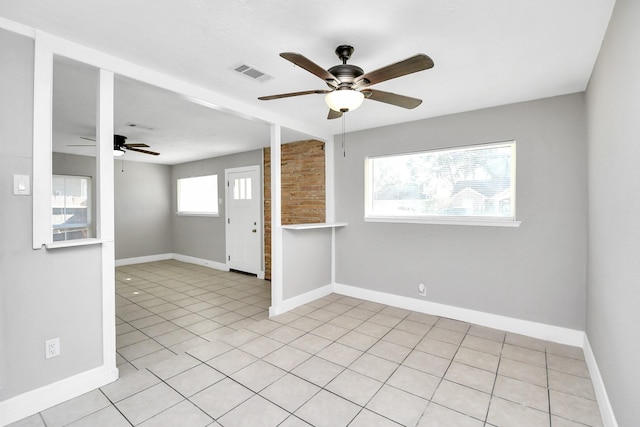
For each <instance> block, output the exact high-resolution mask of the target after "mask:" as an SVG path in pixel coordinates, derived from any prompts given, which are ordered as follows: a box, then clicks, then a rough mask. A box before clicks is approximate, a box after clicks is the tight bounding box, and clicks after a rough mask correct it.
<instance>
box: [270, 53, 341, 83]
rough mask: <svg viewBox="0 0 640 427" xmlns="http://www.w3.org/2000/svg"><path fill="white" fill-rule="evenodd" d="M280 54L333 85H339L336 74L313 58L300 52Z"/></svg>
mask: <svg viewBox="0 0 640 427" xmlns="http://www.w3.org/2000/svg"><path fill="white" fill-rule="evenodd" d="M280 56H281V57H283V58H284V59H286V60H287V61H290V62H293V63H294V64H295V65H297V66H298V67H300V68H304V69H305V70H307V71H308V72H310V73H311V74H315V75H316V76H318V77H320V78H321V79H322V80H324V81H325V82H327V83H329V84H330V85H331V86H333V87H338V85H339V84H340V81H339V80H338V79H337V78H336V76H334V75H333V74H331V73H330V72H328V71H327V70H325V69H324V68H322V67H321V66H319V65H318V64H316V63H315V62H313V61H312V60H310V59H308V58H306V57H304V56H302V55H300V54H299V53H295V52H282V53H281V54H280Z"/></svg>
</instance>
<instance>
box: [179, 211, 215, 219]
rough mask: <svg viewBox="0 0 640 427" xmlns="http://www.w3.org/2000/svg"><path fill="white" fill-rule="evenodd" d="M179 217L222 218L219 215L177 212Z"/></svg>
mask: <svg viewBox="0 0 640 427" xmlns="http://www.w3.org/2000/svg"><path fill="white" fill-rule="evenodd" d="M176 215H178V216H210V217H213V218H218V217H219V216H220V214H219V213H200V212H176Z"/></svg>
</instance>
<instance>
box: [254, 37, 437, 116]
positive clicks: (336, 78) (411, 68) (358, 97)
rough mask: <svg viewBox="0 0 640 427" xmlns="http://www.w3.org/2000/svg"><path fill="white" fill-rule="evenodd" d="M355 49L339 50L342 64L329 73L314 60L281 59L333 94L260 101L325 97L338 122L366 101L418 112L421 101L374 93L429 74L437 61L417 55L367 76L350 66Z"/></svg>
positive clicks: (290, 54) (299, 57)
mask: <svg viewBox="0 0 640 427" xmlns="http://www.w3.org/2000/svg"><path fill="white" fill-rule="evenodd" d="M353 51H354V48H353V47H352V46H349V45H340V46H338V47H337V48H336V55H337V56H338V58H340V60H341V61H342V64H339V65H335V66H333V67H331V68H329V69H328V70H325V69H324V68H322V67H321V66H319V65H318V64H316V63H315V62H313V61H311V60H310V59H308V58H306V57H304V56H303V55H300V54H299V53H294V52H283V53H281V54H280V56H281V57H283V58H284V59H286V60H287V61H290V62H292V63H294V64H295V65H297V66H299V67H301V68H304V69H305V70H307V71H309V72H310V73H312V74H314V75H316V76H318V77H320V78H321V79H322V80H324V82H325V83H326V84H327V86H329V88H330V89H329V90H307V91H302V92H290V93H282V94H279V95H270V96H261V97H259V98H258V99H260V100H262V101H269V100H273V99H280V98H288V97H292V96H300V95H311V94H325V95H326V96H325V101H326V103H327V105H328V106H329V108H330V110H329V116H328V117H327V118H328V119H336V118H339V117H341V116H342V114H343V113H346V112H347V111H353V110H354V109H356V108H358V107H359V106H360V104H362V101H363V100H364V99H365V98H366V99H371V100H373V101H378V102H384V103H386V104H391V105H396V106H398V107H402V108H408V109H412V108H416V107H417V106H418V105H420V104H421V103H422V100H421V99H417V98H412V97H409V96H404V95H398V94H396V93H392V92H384V91H381V90H377V89H375V90H374V89H370V88H369V86H372V85H374V84H377V83H381V82H384V81H386V80H391V79H395V78H397V77H402V76H406V75H407V74H411V73H415V72H418V71H423V70H428V69H429V68H432V67H433V65H434V64H433V60H432V59H431V58H429V57H428V56H427V55H425V54H422V53H421V54H418V55H414V56H412V57H411V58H408V59H405V60H404V61H400V62H396V63H394V64H390V65H387V66H386V67H382V68H379V69H377V70H375V71H371V72H369V73H365V72H364V70H363V69H362V68H360V67H358V66H356V65H352V64H347V61H348V60H349V58H351V54H352V53H353Z"/></svg>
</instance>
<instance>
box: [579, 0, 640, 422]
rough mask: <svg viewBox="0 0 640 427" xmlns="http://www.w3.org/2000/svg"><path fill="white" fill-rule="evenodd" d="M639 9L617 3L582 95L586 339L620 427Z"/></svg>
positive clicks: (629, 289)
mask: <svg viewBox="0 0 640 427" xmlns="http://www.w3.org/2000/svg"><path fill="white" fill-rule="evenodd" d="M638 22H640V2H638V1H636V0H618V1H617V2H616V6H615V9H614V12H613V16H612V19H611V22H610V23H609V29H608V32H607V35H606V37H605V40H604V43H603V46H602V49H601V51H600V55H599V57H598V61H597V64H596V67H595V69H594V72H593V74H592V76H591V81H590V83H589V87H588V90H587V97H586V100H587V112H588V119H589V128H588V131H589V151H588V155H589V252H588V253H589V255H588V256H589V269H588V288H587V300H588V304H587V335H588V337H589V341H590V343H591V347H592V349H593V352H594V354H595V356H596V359H597V361H598V365H599V368H600V371H601V373H602V376H603V378H604V383H605V385H606V388H607V392H608V394H609V398H610V400H611V403H612V406H613V410H614V412H615V414H616V417H617V420H618V423H619V425H620V426H633V425H638V422H639V421H638V420H640V405H638V398H639V397H640V391H639V390H640V388H639V384H640V365H639V364H638V354H640V263H639V262H638V261H639V260H640V225H639V223H638V218H639V215H638V213H639V212H640V201H639V200H638V196H639V195H640V172H639V170H640V73H639V71H638V70H640V50H639V46H640V26H639V25H638Z"/></svg>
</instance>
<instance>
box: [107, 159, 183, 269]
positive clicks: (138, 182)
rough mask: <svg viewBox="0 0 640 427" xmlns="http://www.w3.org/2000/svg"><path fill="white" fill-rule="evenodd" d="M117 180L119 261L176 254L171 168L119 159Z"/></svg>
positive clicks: (115, 185)
mask: <svg viewBox="0 0 640 427" xmlns="http://www.w3.org/2000/svg"><path fill="white" fill-rule="evenodd" d="M123 166H124V172H122V170H123ZM114 180H115V183H114V192H115V194H114V199H115V200H114V202H115V243H116V245H115V246H116V259H125V258H135V257H142V256H148V255H157V254H166V253H171V252H174V251H173V246H172V237H173V235H172V223H171V219H172V216H173V215H172V213H171V166H166V165H156V164H153V163H140V162H128V161H125V162H124V165H123V164H122V163H121V161H120V160H117V159H116V160H115V170H114Z"/></svg>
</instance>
